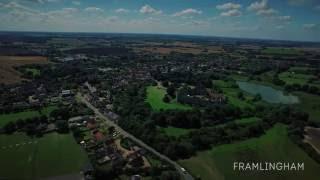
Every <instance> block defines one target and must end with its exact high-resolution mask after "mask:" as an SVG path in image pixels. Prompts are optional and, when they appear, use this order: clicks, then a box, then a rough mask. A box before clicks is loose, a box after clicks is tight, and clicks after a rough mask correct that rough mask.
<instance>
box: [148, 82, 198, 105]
mask: <svg viewBox="0 0 320 180" xmlns="http://www.w3.org/2000/svg"><path fill="white" fill-rule="evenodd" d="M165 94H166V90H165V89H164V88H161V87H159V86H149V87H148V88H147V99H146V101H147V102H148V103H149V104H150V105H151V107H152V109H153V110H155V111H160V110H161V109H163V110H169V109H179V110H188V109H192V108H191V107H190V106H187V105H183V104H180V103H178V102H175V100H173V101H172V102H170V103H165V102H163V97H164V96H165Z"/></svg>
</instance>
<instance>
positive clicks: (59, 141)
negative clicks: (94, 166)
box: [0, 133, 87, 179]
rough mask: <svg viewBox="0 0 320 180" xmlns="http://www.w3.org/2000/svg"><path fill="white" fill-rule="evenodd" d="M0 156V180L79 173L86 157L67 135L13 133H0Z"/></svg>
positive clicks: (70, 136)
mask: <svg viewBox="0 0 320 180" xmlns="http://www.w3.org/2000/svg"><path fill="white" fill-rule="evenodd" d="M29 142H31V143H30V144H29ZM24 143H26V144H24ZM16 144H19V146H16ZM10 146H12V147H10ZM0 159H1V164H0V179H1V178H7V179H39V178H40V177H49V176H57V175H63V174H69V173H75V172H79V171H80V170H81V168H82V167H83V165H84V163H85V162H86V161H87V156H86V154H85V152H84V151H83V150H82V149H81V148H80V146H79V145H78V144H76V142H75V140H74V138H73V136H72V135H71V134H57V133H51V134H47V135H44V136H43V137H41V138H30V137H28V136H26V135H23V134H13V135H0Z"/></svg>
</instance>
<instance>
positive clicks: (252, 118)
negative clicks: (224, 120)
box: [234, 117, 261, 124]
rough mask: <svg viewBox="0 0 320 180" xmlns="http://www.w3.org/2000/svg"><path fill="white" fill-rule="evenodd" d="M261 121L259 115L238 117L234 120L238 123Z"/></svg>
mask: <svg viewBox="0 0 320 180" xmlns="http://www.w3.org/2000/svg"><path fill="white" fill-rule="evenodd" d="M259 121H261V119H260V118H258V117H249V118H242V119H237V120H235V121H234V122H235V123H236V124H252V123H256V122H259Z"/></svg>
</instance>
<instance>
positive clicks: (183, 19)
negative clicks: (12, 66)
mask: <svg viewBox="0 0 320 180" xmlns="http://www.w3.org/2000/svg"><path fill="white" fill-rule="evenodd" d="M0 30H6V31H7V30H9V31H11V30H12V31H59V32H61V31H65V32H120V33H157V34H158V33H160V34H189V35H209V36H225V37H244V38H263V39H284V40H300V41H320V1H319V0H230V1H229V0H0Z"/></svg>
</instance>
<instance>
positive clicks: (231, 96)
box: [213, 80, 252, 108]
mask: <svg viewBox="0 0 320 180" xmlns="http://www.w3.org/2000/svg"><path fill="white" fill-rule="evenodd" d="M213 84H214V85H216V86H218V87H219V88H221V89H222V91H223V94H224V95H225V96H226V97H228V102H229V103H230V104H232V105H234V106H237V107H240V108H243V107H252V104H250V103H248V102H247V100H249V99H251V98H252V96H250V95H248V94H247V93H245V92H243V94H244V97H245V100H241V99H239V98H238V93H239V92H241V90H240V89H239V88H234V87H233V83H232V82H227V81H223V80H215V81H214V82H213Z"/></svg>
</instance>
